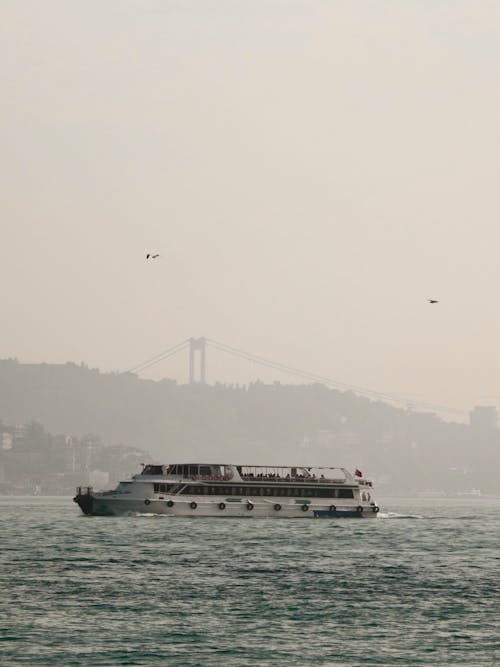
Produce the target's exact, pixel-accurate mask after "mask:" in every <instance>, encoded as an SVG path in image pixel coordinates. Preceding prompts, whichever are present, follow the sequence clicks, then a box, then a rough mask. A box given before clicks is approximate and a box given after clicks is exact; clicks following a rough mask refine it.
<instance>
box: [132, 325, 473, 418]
mask: <svg viewBox="0 0 500 667" xmlns="http://www.w3.org/2000/svg"><path fill="white" fill-rule="evenodd" d="M200 340H203V341H204V342H206V345H207V346H209V347H211V348H213V349H215V350H218V351H219V352H225V353H226V354H230V355H232V356H235V357H238V358H240V359H245V360H246V361H250V362H252V363H255V364H259V365H260V366H264V367H266V368H272V369H273V370H276V371H279V372H281V373H286V374H287V375H293V376H295V377H300V378H303V379H305V380H309V381H311V382H317V383H319V384H323V385H325V386H328V387H332V388H334V389H338V390H339V391H351V392H353V393H355V394H359V395H361V396H366V397H367V398H372V399H374V400H379V401H386V402H389V403H396V404H398V405H402V404H405V405H407V406H408V405H411V406H413V407H416V408H420V409H425V410H432V411H436V412H444V413H448V414H458V415H463V414H465V413H464V411H463V410H458V409H456V408H448V407H445V406H442V405H436V404H434V403H426V402H421V401H418V402H417V401H415V400H414V398H410V397H408V396H401V395H393V394H387V393H385V392H381V391H376V390H373V389H368V388H366V387H360V386H358V385H353V384H348V383H345V382H339V381H338V380H334V379H332V378H329V377H326V376H324V375H319V374H317V373H310V372H308V371H304V370H302V369H300V368H294V367H293V366H287V365H286V364H282V363H280V362H277V361H273V360H271V359H266V358H265V357H261V356H260V355H257V354H253V353H251V352H246V351H245V350H241V349H239V348H237V347H233V346H232V345H227V344H226V343H221V342H220V341H216V340H214V339H212V338H204V339H200ZM193 341H195V342H196V339H189V338H188V339H185V340H183V341H181V342H180V343H177V345H173V346H172V347H169V348H167V349H166V350H163V351H162V352H159V353H158V354H156V355H154V356H153V357H150V358H149V359H146V360H145V361H143V362H142V363H140V364H137V365H135V366H133V367H132V368H130V369H129V370H128V371H126V372H128V373H141V372H142V371H144V370H146V369H147V368H150V367H151V366H154V365H156V364H158V363H160V362H161V361H164V360H166V359H168V358H169V357H172V356H173V355H175V354H177V353H178V352H181V351H182V350H184V349H186V348H187V347H189V346H190V344H192V342H193ZM203 382H204V377H203Z"/></svg>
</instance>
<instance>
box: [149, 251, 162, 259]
mask: <svg viewBox="0 0 500 667" xmlns="http://www.w3.org/2000/svg"><path fill="white" fill-rule="evenodd" d="M159 256H160V255H158V254H156V255H152V254H151V253H150V252H148V254H147V255H146V259H157V258H158V257H159Z"/></svg>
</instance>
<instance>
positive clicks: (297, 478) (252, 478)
mask: <svg viewBox="0 0 500 667" xmlns="http://www.w3.org/2000/svg"><path fill="white" fill-rule="evenodd" d="M241 479H242V480H243V481H244V482H266V484H267V483H268V482H271V483H272V482H277V483H279V482H285V483H287V484H289V483H290V482H294V483H295V482H301V483H304V482H307V483H308V484H309V483H310V482H312V483H313V484H314V483H318V484H344V483H345V481H346V480H345V479H329V478H326V477H313V476H311V477H307V476H306V475H294V476H293V477H292V476H290V475H287V476H285V477H276V476H272V477H270V476H269V475H241Z"/></svg>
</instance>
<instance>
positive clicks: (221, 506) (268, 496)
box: [74, 463, 379, 518]
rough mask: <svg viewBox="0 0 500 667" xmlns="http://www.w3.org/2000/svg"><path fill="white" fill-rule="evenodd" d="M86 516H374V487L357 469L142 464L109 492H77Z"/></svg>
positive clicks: (79, 488)
mask: <svg viewBox="0 0 500 667" xmlns="http://www.w3.org/2000/svg"><path fill="white" fill-rule="evenodd" d="M74 501H75V502H76V503H78V505H79V506H80V508H81V510H82V511H83V513H84V514H91V515H101V516H110V515H121V514H150V513H152V514H165V515H168V516H204V517H207V516H220V517H261V518H298V517H300V518H320V517H376V516H377V513H378V511H379V508H378V505H377V503H376V502H375V500H374V498H373V489H372V483H371V482H370V481H369V480H366V479H364V477H363V476H362V474H361V473H360V471H359V470H356V473H355V475H353V474H352V473H350V472H349V471H348V470H346V469H345V468H335V467H333V468H328V467H311V466H254V465H232V464H230V465H229V464H213V463H175V464H172V465H153V464H148V465H144V464H143V469H142V471H141V472H140V473H139V474H137V475H134V476H133V477H132V478H131V479H130V480H127V481H123V482H120V483H119V484H118V486H117V487H116V489H114V490H111V491H94V490H93V489H92V488H91V487H78V489H77V493H76V496H75V498H74Z"/></svg>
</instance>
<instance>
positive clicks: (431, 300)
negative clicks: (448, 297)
mask: <svg viewBox="0 0 500 667" xmlns="http://www.w3.org/2000/svg"><path fill="white" fill-rule="evenodd" d="M427 301H428V302H429V303H439V301H438V300H437V299H427Z"/></svg>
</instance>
